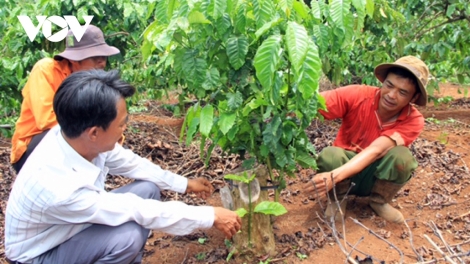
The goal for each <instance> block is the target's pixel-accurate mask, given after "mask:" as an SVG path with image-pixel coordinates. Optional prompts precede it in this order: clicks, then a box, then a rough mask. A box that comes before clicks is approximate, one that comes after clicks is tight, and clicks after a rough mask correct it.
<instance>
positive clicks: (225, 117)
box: [218, 113, 237, 135]
mask: <svg viewBox="0 0 470 264" xmlns="http://www.w3.org/2000/svg"><path fill="white" fill-rule="evenodd" d="M236 117H237V114H236V113H223V114H221V115H220V119H219V123H218V124H219V128H220V131H222V133H223V134H224V135H225V134H227V132H228V131H229V130H230V129H231V128H232V126H233V124H235V118H236Z"/></svg>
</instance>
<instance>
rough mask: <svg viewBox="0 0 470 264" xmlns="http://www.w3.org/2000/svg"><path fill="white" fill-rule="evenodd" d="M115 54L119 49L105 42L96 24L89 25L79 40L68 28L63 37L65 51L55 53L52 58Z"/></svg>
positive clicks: (82, 57) (76, 58) (80, 58)
mask: <svg viewBox="0 0 470 264" xmlns="http://www.w3.org/2000/svg"><path fill="white" fill-rule="evenodd" d="M116 54H119V49H117V48H115V47H113V46H109V45H108V44H106V42H105V41H104V35H103V31H101V29H99V28H98V27H96V26H93V25H89V26H88V28H87V30H86V31H85V33H84V34H83V37H82V39H81V40H80V41H78V40H77V39H76V38H75V36H74V35H73V33H72V31H71V30H69V32H68V33H67V37H66V38H65V51H64V52H62V53H60V54H57V55H55V56H54V59H55V60H62V59H64V58H65V59H68V60H73V61H82V60H84V59H87V58H90V57H97V56H106V57H109V56H111V55H116Z"/></svg>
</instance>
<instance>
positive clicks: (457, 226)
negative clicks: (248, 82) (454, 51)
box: [0, 85, 470, 263]
mask: <svg viewBox="0 0 470 264" xmlns="http://www.w3.org/2000/svg"><path fill="white" fill-rule="evenodd" d="M457 88H458V87H457V86H455V85H443V86H442V87H441V92H440V94H439V95H440V96H442V97H443V96H451V97H453V98H454V100H453V101H451V102H449V103H448V104H446V105H439V106H437V107H434V106H428V107H427V108H422V109H420V110H421V111H422V112H423V114H424V115H425V117H426V118H428V119H427V122H426V127H425V131H424V132H423V133H422V135H421V136H420V138H419V139H418V140H417V141H416V142H415V143H414V144H413V147H412V150H413V152H414V153H415V155H416V157H417V159H418V161H419V163H420V167H419V168H418V169H417V171H416V173H415V176H414V177H413V178H412V180H411V181H410V183H409V184H408V185H406V186H405V187H404V188H403V189H402V190H401V191H400V192H399V194H398V195H397V197H396V199H395V200H394V201H393V202H392V205H393V206H395V207H398V208H401V211H402V212H403V214H404V216H405V218H406V219H407V224H408V226H409V228H408V227H406V226H404V225H403V226H401V225H396V224H390V223H386V222H385V221H383V220H382V219H381V218H380V217H377V216H375V214H374V213H373V212H372V210H371V209H370V207H369V206H368V205H367V199H365V198H356V197H349V199H348V210H347V213H346V222H345V225H344V227H343V226H342V225H341V224H339V225H337V226H336V228H334V230H332V229H331V228H330V227H329V226H328V224H326V223H325V222H324V221H323V219H322V217H321V216H322V214H321V206H320V204H319V203H317V202H316V201H314V200H312V199H311V197H308V195H307V194H304V193H303V192H302V189H301V184H302V180H306V179H308V178H310V177H311V176H312V175H313V172H312V171H308V170H304V171H301V172H300V173H299V174H298V178H296V179H291V180H290V181H289V185H288V187H287V189H286V190H284V191H283V192H282V195H281V202H282V203H283V204H284V205H285V206H286V208H287V209H288V211H289V212H288V213H287V214H286V215H283V216H280V217H278V218H276V219H275V222H274V227H275V229H274V233H275V236H276V245H277V249H278V254H277V255H275V256H269V257H268V259H270V263H345V260H346V258H347V257H346V254H344V253H343V252H342V251H341V250H340V248H339V247H338V245H337V243H336V241H335V238H334V235H333V234H334V233H335V232H336V231H338V232H340V233H342V232H343V228H344V230H346V236H345V237H344V238H341V242H342V244H343V245H344V244H346V245H345V247H346V249H347V252H349V251H351V253H350V255H349V256H350V257H351V258H355V257H356V256H357V257H358V259H361V260H362V259H364V258H365V257H366V256H370V257H371V261H373V263H380V261H384V262H385V263H399V262H400V261H401V260H402V261H403V262H404V263H416V262H418V261H419V259H418V255H419V256H420V257H421V258H422V262H426V263H431V262H429V261H431V260H433V259H440V258H441V257H442V255H441V254H440V253H439V252H438V251H437V249H436V248H435V247H434V246H433V245H432V244H431V243H430V241H429V240H428V239H427V238H426V236H427V237H428V238H429V239H430V240H432V241H433V242H434V243H435V244H437V247H441V246H443V245H444V243H446V244H448V245H449V247H450V248H451V250H453V251H454V252H455V253H456V254H457V253H460V252H467V253H468V252H469V251H470V215H469V213H470V187H469V185H470V173H469V169H468V167H467V164H470V157H469V156H468V153H469V149H470V109H469V107H470V104H469V102H470V101H469V100H468V99H465V98H462V97H463V95H462V94H458V93H457ZM149 110H150V115H149V114H146V115H142V114H140V115H132V118H131V122H130V125H129V128H128V130H127V132H126V144H127V146H128V147H129V148H131V149H133V150H134V151H135V152H137V153H139V154H141V155H142V156H144V157H146V158H148V159H151V160H152V161H154V162H155V163H157V164H160V165H161V166H162V167H163V168H165V169H169V170H172V171H174V172H177V173H179V174H181V175H184V176H187V177H193V176H203V177H207V178H208V179H210V180H211V182H212V183H213V184H214V186H215V187H216V189H217V190H218V189H219V188H220V187H222V186H223V180H222V179H223V174H224V173H226V172H227V171H229V170H231V169H233V168H235V167H236V166H238V164H239V160H238V159H237V158H236V157H233V156H231V157H228V158H227V157H222V156H221V155H220V153H217V152H216V153H214V154H213V155H212V157H211V160H210V166H209V167H208V168H204V167H203V165H202V161H201V160H200V159H199V148H198V146H197V145H196V144H194V145H191V146H189V147H186V146H183V145H181V144H179V143H178V135H177V134H176V133H175V131H174V130H173V129H172V128H169V127H168V126H167V125H166V124H168V122H167V121H168V120H169V119H167V118H166V116H167V115H168V114H167V113H166V112H165V111H163V110H161V109H160V108H158V107H156V106H155V105H153V104H152V105H149ZM337 127H338V123H336V122H329V123H325V124H323V123H314V124H312V126H311V127H310V128H309V130H308V131H309V134H310V135H311V139H312V142H313V143H314V144H315V146H316V147H317V148H318V150H320V149H321V148H323V147H325V146H327V145H328V144H330V143H331V142H332V141H333V139H334V135H335V131H336V128H337ZM8 156H9V142H8V140H5V139H0V160H1V162H0V183H1V184H0V202H1V208H2V214H1V215H0V221H1V228H0V235H1V237H2V240H1V242H0V258H1V259H3V258H4V247H3V236H4V232H3V222H4V215H3V213H4V211H5V207H6V202H7V199H8V194H9V190H10V188H11V183H12V181H13V180H14V173H13V170H12V168H11V167H10V166H9V160H8ZM126 182H127V180H125V179H123V178H121V177H113V178H110V179H109V180H108V181H107V185H106V186H107V188H109V189H112V188H115V187H117V186H120V185H122V184H124V183H126ZM163 198H164V199H165V200H181V201H184V202H186V203H189V204H196V205H199V204H205V203H206V204H210V205H216V206H220V205H221V202H220V198H219V194H218V191H216V192H215V193H214V194H213V195H212V197H211V198H210V199H208V200H207V201H206V202H205V201H202V200H199V199H197V198H195V197H193V196H191V195H177V194H175V193H172V192H165V193H164V196H163ZM323 206H324V204H323ZM354 220H357V221H358V222H360V223H361V224H362V225H363V226H362V225H359V224H357V223H355V222H354ZM433 224H435V225H436V226H437V228H438V229H439V230H440V233H441V234H442V239H440V238H439V236H438V235H437V234H435V233H434V232H433V229H432V228H433ZM333 231H335V232H333ZM371 232H374V233H376V234H378V235H379V236H380V237H381V238H380V239H379V238H377V237H376V236H374V235H373V234H371ZM352 249H354V250H352ZM440 249H441V250H442V251H443V252H445V253H446V254H447V255H451V253H449V252H448V251H447V250H448V249H446V248H444V247H441V248H440ZM227 254H228V249H227V247H226V246H225V244H224V238H223V236H222V235H221V234H220V233H219V232H217V231H215V230H200V231H198V232H195V233H193V234H191V235H188V236H182V237H180V236H171V235H166V234H161V233H158V232H154V235H153V236H152V237H151V238H150V239H149V240H148V243H147V245H146V247H145V258H144V263H224V262H225V259H226V257H227ZM400 254H402V255H400ZM461 258H462V261H463V262H464V263H470V258H468V257H467V258H466V259H465V257H461ZM261 260H266V257H264V258H262V259H261ZM454 261H456V262H457V263H461V262H459V261H458V259H456V258H454ZM238 262H239V261H237V259H236V258H235V259H232V260H231V261H230V263H238ZM440 262H444V261H443V260H441V261H440ZM253 263H259V261H254V262H253ZM363 263H371V262H363Z"/></svg>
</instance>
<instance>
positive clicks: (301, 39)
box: [285, 22, 309, 73]
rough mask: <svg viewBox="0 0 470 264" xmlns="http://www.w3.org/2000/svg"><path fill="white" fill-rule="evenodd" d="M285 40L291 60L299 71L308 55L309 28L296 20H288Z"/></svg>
mask: <svg viewBox="0 0 470 264" xmlns="http://www.w3.org/2000/svg"><path fill="white" fill-rule="evenodd" d="M285 40H286V41H285V43H286V46H287V51H288V53H289V61H290V63H291V64H292V67H293V68H294V70H295V71H296V72H297V73H298V72H299V71H300V66H301V65H302V64H303V63H304V60H305V56H306V55H307V48H308V47H307V41H308V40H309V38H308V34H307V30H305V27H304V26H302V25H299V24H297V23H295V22H288V23H287V30H286V37H285Z"/></svg>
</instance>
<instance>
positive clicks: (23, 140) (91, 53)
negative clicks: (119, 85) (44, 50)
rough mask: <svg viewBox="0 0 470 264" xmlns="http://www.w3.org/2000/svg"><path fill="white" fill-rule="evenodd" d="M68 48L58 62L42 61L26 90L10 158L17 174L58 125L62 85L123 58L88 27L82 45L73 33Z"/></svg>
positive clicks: (67, 41)
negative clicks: (55, 108) (56, 103)
mask: <svg viewBox="0 0 470 264" xmlns="http://www.w3.org/2000/svg"><path fill="white" fill-rule="evenodd" d="M65 46H66V47H65V51H64V52H62V53H60V54H58V55H55V56H54V59H51V58H44V59H41V60H40V61H38V62H37V63H36V64H35V65H34V67H33V69H32V71H31V73H30V75H29V78H28V81H27V82H26V85H25V87H24V88H23V91H22V94H23V102H22V104H21V113H20V117H19V119H18V121H17V122H16V129H15V133H14V134H13V138H12V148H11V155H10V161H11V163H12V164H13V168H14V169H15V170H16V172H17V173H18V172H19V171H20V170H21V167H22V166H23V164H24V163H25V161H26V159H27V158H28V156H29V155H30V154H31V152H32V151H33V150H34V148H35V147H36V146H37V144H38V143H39V142H40V141H41V139H42V138H43V137H44V135H45V134H46V133H47V132H48V131H49V129H51V128H52V127H53V126H55V125H56V124H57V120H56V116H55V114H54V111H53V109H52V99H53V98H54V94H55V92H56V91H57V89H58V88H59V85H60V84H61V83H62V81H63V80H64V79H65V78H66V77H67V76H69V75H70V74H71V73H73V72H78V71H83V70H89V69H104V68H105V67H106V61H107V57H109V56H111V55H116V54H119V50H118V49H117V48H115V47H112V46H109V45H108V44H106V42H105V40H104V35H103V32H102V31H101V30H100V29H99V28H97V27H96V26H93V25H89V26H88V28H87V30H86V31H85V34H84V35H83V37H82V39H81V40H80V42H79V41H77V39H76V38H75V37H74V36H73V34H72V31H69V32H68V34H67V37H66V45H65Z"/></svg>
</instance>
